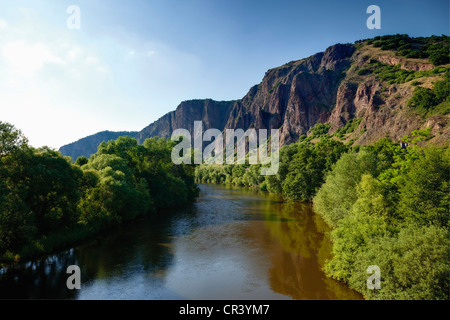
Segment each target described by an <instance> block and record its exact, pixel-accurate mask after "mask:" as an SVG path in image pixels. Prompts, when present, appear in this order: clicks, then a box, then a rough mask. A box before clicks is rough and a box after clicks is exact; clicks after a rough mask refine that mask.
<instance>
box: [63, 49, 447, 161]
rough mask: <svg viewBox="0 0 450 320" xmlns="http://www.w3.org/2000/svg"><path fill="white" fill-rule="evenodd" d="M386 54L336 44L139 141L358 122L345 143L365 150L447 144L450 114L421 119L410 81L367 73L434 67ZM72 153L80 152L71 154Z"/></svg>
mask: <svg viewBox="0 0 450 320" xmlns="http://www.w3.org/2000/svg"><path fill="white" fill-rule="evenodd" d="M382 52H383V53H381V52H380V50H378V49H375V48H373V47H371V46H369V45H352V44H336V45H334V46H331V47H329V48H328V49H326V50H325V51H324V52H320V53H317V54H315V55H313V56H311V57H309V58H306V59H302V60H297V61H291V62H289V63H287V64H285V65H282V66H280V67H277V68H273V69H270V70H268V71H267V72H266V74H265V76H264V78H263V79H262V81H261V83H260V84H258V85H255V86H253V87H251V88H250V90H249V91H248V93H247V94H246V95H245V96H244V97H243V98H242V99H240V100H237V101H214V100H211V99H204V100H189V101H184V102H182V103H181V104H180V105H179V106H178V107H177V108H176V110H175V111H172V112H169V113H168V114H166V115H164V116H163V117H161V118H160V119H158V120H157V121H155V122H153V123H152V124H150V125H149V126H147V127H146V128H144V129H143V130H142V131H140V132H139V133H137V134H136V135H135V137H136V138H137V140H138V142H139V143H142V142H143V141H144V140H145V139H146V138H149V137H154V136H159V137H165V138H169V137H170V136H171V135H172V132H173V131H174V130H175V129H179V128H183V129H187V130H189V131H190V132H191V134H193V127H194V121H202V123H203V130H207V129H209V128H216V129H219V130H221V131H223V130H225V129H238V128H239V129H244V130H247V129H249V128H256V129H279V130H280V143H281V145H283V144H289V143H293V142H295V141H297V140H298V138H299V137H300V136H301V135H304V134H308V132H310V129H311V128H312V127H313V126H315V125H316V124H317V123H319V122H320V123H325V122H328V123H330V124H331V128H330V131H329V133H334V132H336V131H337V130H338V129H340V128H342V127H344V126H345V125H346V124H347V123H348V122H349V121H350V120H352V119H355V118H357V119H358V126H357V128H353V129H354V132H351V133H348V132H346V136H345V137H342V136H341V137H340V139H343V141H344V142H345V141H349V140H353V141H355V143H357V144H368V143H372V142H374V141H376V140H378V139H380V138H383V137H385V136H389V137H391V138H392V139H394V140H401V139H402V137H404V136H405V135H409V134H410V133H411V132H412V131H413V130H418V129H425V128H427V127H430V128H432V134H433V136H434V138H433V139H432V141H433V142H435V143H438V144H443V143H447V142H448V140H449V138H450V129H449V126H448V123H449V121H448V120H449V116H448V114H447V115H436V116H433V117H431V118H429V119H423V118H422V117H421V116H419V115H418V114H416V113H414V112H412V110H411V108H409V107H408V106H407V101H408V100H409V99H410V97H411V96H412V94H413V92H414V90H415V87H414V86H412V84H411V83H409V82H406V83H402V84H389V83H386V82H382V81H381V80H380V79H379V78H378V77H377V76H376V75H375V74H373V73H371V72H369V73H367V72H366V71H365V70H367V68H369V67H370V66H371V63H372V62H373V61H374V60H375V61H377V60H378V61H379V62H382V63H385V64H389V65H400V66H401V68H402V69H405V70H415V71H421V70H430V69H432V68H433V67H434V66H433V65H432V64H431V63H427V60H425V59H408V58H405V57H399V56H395V55H394V52H392V51H382ZM359 71H360V72H359ZM439 79H440V78H439V76H437V75H435V74H434V75H432V76H429V77H428V78H427V77H425V78H421V79H420V80H421V81H420V83H421V85H422V86H424V87H428V88H431V87H432V86H433V83H434V82H435V81H437V80H439ZM269 133H270V131H269ZM88 140H89V139H88ZM97 140H98V139H91V142H89V143H90V144H91V146H90V147H89V149H88V150H82V149H83V148H81V147H80V148H79V147H77V146H79V145H81V144H77V146H72V147H67V146H66V147H62V148H61V152H62V153H63V154H67V155H72V156H73V157H75V156H76V155H86V156H88V155H90V154H91V153H93V152H95V151H96V148H97V146H98V144H97V142H98V141H97ZM100 142H101V141H100ZM100 142H98V143H100ZM84 144H85V145H87V144H86V143H84ZM77 148H78V149H77ZM74 149H77V150H78V151H77V152H76V153H71V152H72V151H70V152H69V151H68V150H74Z"/></svg>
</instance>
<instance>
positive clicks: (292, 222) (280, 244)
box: [0, 184, 361, 300]
mask: <svg viewBox="0 0 450 320" xmlns="http://www.w3.org/2000/svg"><path fill="white" fill-rule="evenodd" d="M199 187H200V189H201V192H200V196H199V197H198V198H197V200H196V201H195V202H194V203H193V204H191V205H188V206H186V207H185V208H179V209H176V210H173V211H172V212H171V213H170V214H166V215H159V216H158V218H157V219H153V218H151V217H142V218H139V219H138V220H134V221H131V222H130V223H127V224H125V225H121V226H119V227H117V228H116V229H114V231H113V232H105V233H102V234H100V235H97V236H95V237H92V238H90V239H89V240H87V241H85V242H83V243H81V244H80V245H77V246H76V247H74V248H72V249H71V250H65V251H63V252H60V253H57V254H55V255H52V256H50V257H49V258H48V259H45V260H42V261H40V262H39V263H38V262H36V263H31V264H29V265H25V266H24V267H23V268H22V269H21V270H12V269H11V270H9V271H8V272H7V273H6V274H4V275H3V276H2V277H0V281H2V279H3V282H2V283H0V285H1V286H2V288H5V291H4V292H3V294H4V295H7V293H9V298H11V297H20V298H29V297H33V298H36V299H42V298H53V299H55V298H56V299H60V298H64V299H254V300H260V299H314V300H317V299H333V300H336V299H361V296H360V295H358V294H357V293H355V292H354V291H352V290H350V289H349V288H348V287H347V286H345V285H344V284H342V283H339V282H337V281H335V280H333V279H331V278H327V277H326V276H325V275H324V273H323V271H322V270H321V265H323V263H324V261H325V260H326V259H328V258H329V257H330V250H331V247H330V243H329V241H328V239H327V237H326V236H325V235H324V233H323V232H324V230H325V229H326V225H325V223H324V222H323V220H322V219H321V218H320V217H319V216H317V215H315V214H314V213H313V212H312V210H311V207H310V206H309V205H307V204H302V203H300V202H295V203H287V202H284V201H282V199H281V198H280V197H279V196H277V195H271V194H267V193H263V192H259V191H256V190H251V189H247V188H239V187H223V186H215V185H203V184H202V185H199ZM324 228H325V229H324ZM73 264H75V265H78V266H79V267H80V270H81V281H82V283H81V289H80V290H67V289H66V286H65V281H66V280H67V274H66V273H65V271H66V268H67V266H68V265H73ZM4 297H5V296H3V298H4Z"/></svg>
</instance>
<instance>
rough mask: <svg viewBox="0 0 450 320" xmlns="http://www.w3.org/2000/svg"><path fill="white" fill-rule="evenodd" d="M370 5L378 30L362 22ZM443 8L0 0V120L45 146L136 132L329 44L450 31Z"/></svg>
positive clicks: (434, 3)
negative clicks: (76, 13)
mask: <svg viewBox="0 0 450 320" xmlns="http://www.w3.org/2000/svg"><path fill="white" fill-rule="evenodd" d="M72 5H75V6H77V7H78V8H79V13H80V15H79V19H78V20H74V19H73V18H74V17H75V16H74V15H73V14H74V11H69V12H68V11H67V9H68V8H69V6H72ZM369 5H377V6H379V8H380V11H381V29H368V28H367V25H366V21H367V19H368V18H369V17H370V15H371V14H370V13H369V14H368V13H366V10H367V8H368V6H369ZM449 15H450V13H449V1H448V0H427V1H415V0H387V1H385V0H383V1H380V0H370V1H367V0H349V1H345V0H340V1H336V0H327V1H303V0H278V1H273V0H272V1H265V0H255V1H254V0H158V1H156V0H147V1H144V0H132V1H125V0H123V1H119V0H70V1H65V0H59V1H55V0H49V1H46V0H28V1H25V0H14V1H13V0H1V2H0V70H1V72H0V121H3V122H9V123H11V124H13V125H15V126H16V128H18V129H20V130H22V132H23V133H24V134H25V136H26V137H28V139H29V141H30V144H31V145H32V146H34V147H41V146H49V147H51V148H55V149H58V148H59V147H61V146H62V145H65V144H68V143H71V142H73V141H76V140H78V139H80V138H82V137H85V136H88V135H91V134H94V133H96V132H99V131H103V130H111V131H140V130H141V129H143V128H144V127H145V126H147V125H149V124H150V123H152V122H154V121H156V120H157V119H158V118H159V117H161V116H163V115H164V114H166V113H167V112H169V111H172V110H175V108H176V107H177V106H178V104H179V103H180V102H181V101H184V100H190V99H204V98H211V99H215V100H235V99H240V98H242V97H243V96H244V95H245V94H246V93H247V91H248V90H249V89H250V87H251V86H253V85H255V84H258V83H260V82H261V80H262V78H263V76H264V74H265V72H266V71H267V70H268V69H270V68H274V67H277V66H280V65H282V64H285V63H287V62H289V61H292V60H299V59H302V58H306V57H308V56H311V55H312V54H315V53H317V52H321V51H324V50H325V49H326V48H327V47H329V46H331V45H333V44H336V43H349V42H350V43H353V42H354V41H355V40H359V39H365V38H372V37H375V36H377V35H384V34H397V33H407V34H409V35H410V36H430V35H433V34H435V35H441V34H446V35H448V34H449V28H450V27H449ZM68 20H69V25H70V26H73V23H75V22H79V28H69V27H68Z"/></svg>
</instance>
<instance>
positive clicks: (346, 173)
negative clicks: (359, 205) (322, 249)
mask: <svg viewBox="0 0 450 320" xmlns="http://www.w3.org/2000/svg"><path fill="white" fill-rule="evenodd" d="M366 173H368V174H372V175H375V176H376V173H377V161H376V157H375V156H374V155H372V154H370V153H368V152H366V151H361V152H359V153H346V154H343V155H342V157H341V158H340V159H339V160H338V161H337V162H336V164H335V166H334V167H333V170H332V171H331V172H330V173H329V174H328V175H327V177H326V180H325V183H324V184H323V185H322V187H321V188H320V189H319V191H318V192H317V194H316V196H315V197H314V199H313V203H314V209H315V210H316V212H318V213H319V214H320V215H321V216H322V217H323V218H324V220H325V221H326V222H327V223H328V224H329V225H330V226H332V227H337V226H338V223H339V221H340V220H341V219H343V218H344V217H345V216H346V215H348V213H349V212H350V210H351V208H352V206H353V204H354V203H355V201H356V200H357V193H356V186H357V185H358V184H359V182H360V181H361V176H362V175H363V174H366Z"/></svg>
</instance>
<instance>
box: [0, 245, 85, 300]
mask: <svg viewBox="0 0 450 320" xmlns="http://www.w3.org/2000/svg"><path fill="white" fill-rule="evenodd" d="M73 264H75V265H77V264H78V261H77V257H76V254H75V253H74V251H73V250H68V251H65V252H63V253H60V254H57V255H54V256H52V257H48V258H46V259H42V260H39V261H34V262H32V263H31V262H29V263H27V264H25V265H23V266H19V267H17V268H9V269H8V270H7V272H6V273H4V274H3V275H1V276H0V298H2V299H28V298H29V299H52V298H53V299H54V298H62V299H72V298H74V297H75V295H76V291H75V290H69V289H67V287H66V281H67V278H68V277H69V276H70V274H67V273H66V270H67V266H69V265H73Z"/></svg>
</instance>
